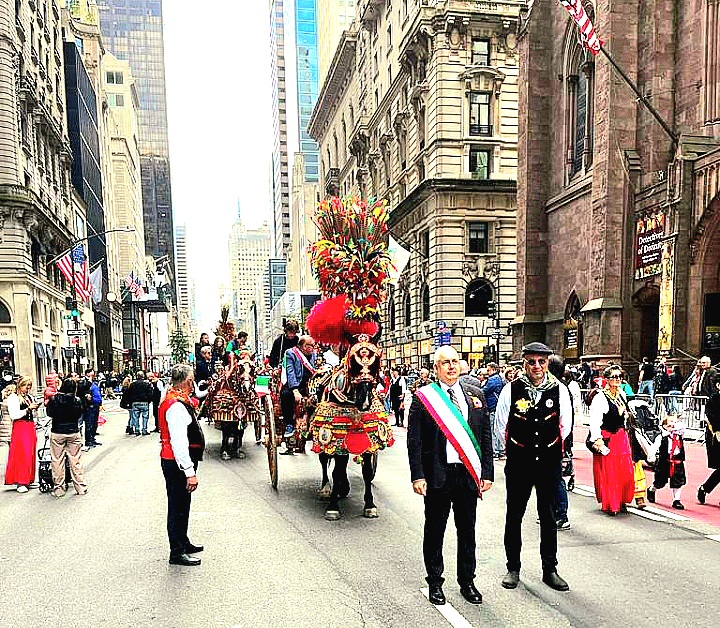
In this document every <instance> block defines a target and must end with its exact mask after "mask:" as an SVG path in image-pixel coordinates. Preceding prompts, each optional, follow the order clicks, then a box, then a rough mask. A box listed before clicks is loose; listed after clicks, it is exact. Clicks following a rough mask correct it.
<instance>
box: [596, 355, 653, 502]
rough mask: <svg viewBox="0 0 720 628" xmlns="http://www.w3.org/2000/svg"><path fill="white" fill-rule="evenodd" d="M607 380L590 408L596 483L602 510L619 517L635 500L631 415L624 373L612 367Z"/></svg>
mask: <svg viewBox="0 0 720 628" xmlns="http://www.w3.org/2000/svg"><path fill="white" fill-rule="evenodd" d="M650 366H652V364H651V365H650ZM604 377H605V379H606V380H607V383H606V385H605V387H604V388H602V389H601V390H600V391H599V392H598V393H597V394H596V395H595V397H594V398H593V400H592V402H591V404H590V442H591V443H592V447H593V479H594V482H595V496H596V498H597V500H598V503H600V504H601V507H602V510H603V511H604V512H607V513H608V514H609V515H616V514H617V513H619V512H620V511H621V510H624V508H625V505H626V504H629V503H631V502H632V500H633V498H634V497H635V471H634V464H633V457H632V448H631V444H630V438H629V436H628V432H627V427H628V421H629V418H630V412H629V410H628V406H627V399H626V398H625V394H624V393H623V392H622V390H621V389H620V383H621V382H622V378H623V373H622V369H621V368H620V367H619V366H610V367H608V368H607V369H606V370H605V373H604Z"/></svg>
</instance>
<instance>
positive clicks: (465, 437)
mask: <svg viewBox="0 0 720 628" xmlns="http://www.w3.org/2000/svg"><path fill="white" fill-rule="evenodd" d="M415 395H416V396H417V398H418V399H419V400H420V402H421V403H422V404H423V406H425V409H426V410H427V411H428V412H429V413H430V416H431V417H432V418H433V419H434V420H435V423H437V426H438V427H439V428H440V430H441V431H442V433H443V434H444V435H445V438H447V440H448V442H449V443H450V444H451V445H452V446H453V447H454V448H455V451H456V452H457V453H458V456H459V458H460V460H461V462H462V463H463V464H464V465H465V468H466V469H467V470H468V473H469V474H470V476H471V477H472V478H473V480H475V484H476V486H477V487H478V492H480V481H481V478H482V453H481V451H480V445H479V444H478V442H477V439H476V438H475V434H474V433H473V431H472V429H470V426H469V425H468V422H467V421H466V420H465V417H464V416H463V414H462V412H460V409H459V408H458V407H457V406H456V405H455V404H454V403H453V402H452V401H451V400H450V397H449V396H448V394H447V393H446V392H445V391H444V390H443V389H442V388H441V387H440V384H438V383H437V382H435V383H433V384H430V385H429V386H423V387H422V388H418V389H417V391H416V392H415Z"/></svg>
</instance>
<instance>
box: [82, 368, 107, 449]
mask: <svg viewBox="0 0 720 628" xmlns="http://www.w3.org/2000/svg"><path fill="white" fill-rule="evenodd" d="M85 380H86V381H85V382H83V384H82V386H81V385H80V383H78V391H80V390H85V391H86V392H85V398H84V400H83V402H84V406H85V409H84V412H83V423H84V424H85V451H87V450H88V449H90V448H92V447H97V446H98V445H102V443H100V442H98V440H97V438H96V437H95V436H96V433H97V425H98V418H99V416H100V406H101V405H102V394H101V393H100V388H99V387H98V385H97V383H96V382H95V371H94V370H93V369H86V370H85Z"/></svg>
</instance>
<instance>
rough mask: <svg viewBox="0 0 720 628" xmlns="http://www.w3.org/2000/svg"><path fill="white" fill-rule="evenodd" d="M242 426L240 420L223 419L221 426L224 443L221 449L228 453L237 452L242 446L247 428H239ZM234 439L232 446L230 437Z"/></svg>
mask: <svg viewBox="0 0 720 628" xmlns="http://www.w3.org/2000/svg"><path fill="white" fill-rule="evenodd" d="M239 426H240V422H239V421H222V422H221V423H220V428H221V430H222V445H221V446H220V451H224V452H227V453H237V451H238V450H239V449H240V448H241V447H242V437H243V434H244V432H245V430H241V429H238V428H239ZM231 438H232V440H233V445H232V447H230V439H231Z"/></svg>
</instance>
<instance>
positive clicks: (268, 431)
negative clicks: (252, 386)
mask: <svg viewBox="0 0 720 628" xmlns="http://www.w3.org/2000/svg"><path fill="white" fill-rule="evenodd" d="M263 405H264V406H265V447H266V448H267V456H268V468H269V470H270V483H271V484H272V487H273V488H274V489H275V490H277V487H278V451H277V448H278V442H277V429H276V427H275V414H274V413H273V404H272V402H271V401H270V400H269V399H268V398H267V397H265V399H264V400H263Z"/></svg>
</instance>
